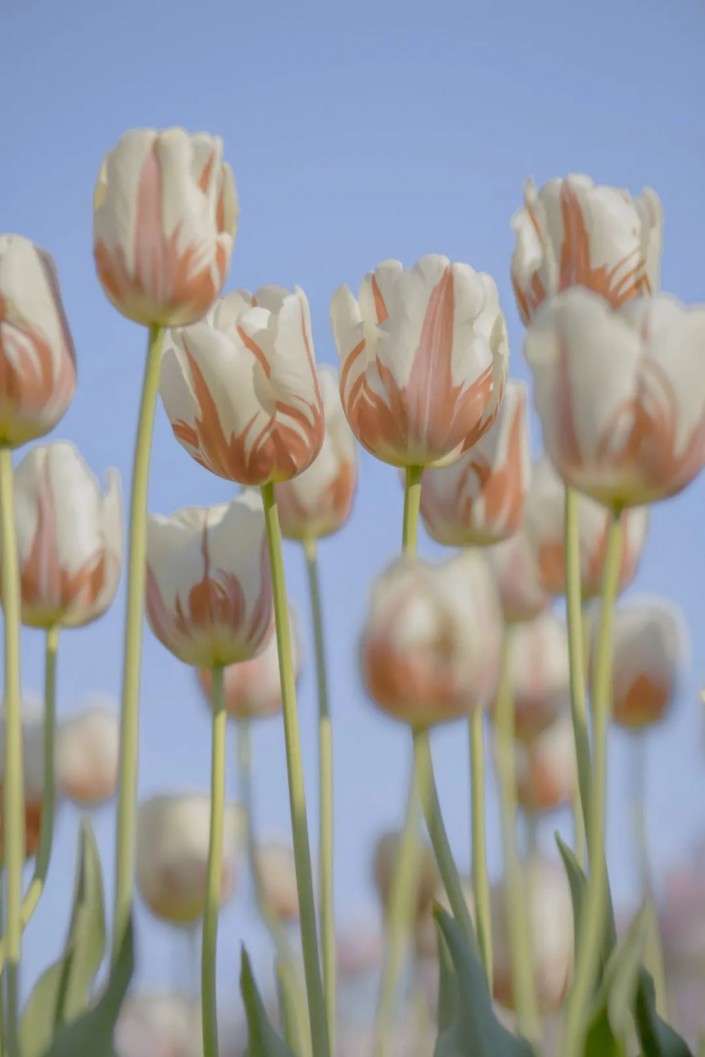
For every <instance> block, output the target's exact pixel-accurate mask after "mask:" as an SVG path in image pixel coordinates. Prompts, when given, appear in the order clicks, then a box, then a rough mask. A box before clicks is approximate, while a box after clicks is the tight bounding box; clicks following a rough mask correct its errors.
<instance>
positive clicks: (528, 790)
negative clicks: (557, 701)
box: [515, 695, 578, 812]
mask: <svg viewBox="0 0 705 1057" xmlns="http://www.w3.org/2000/svg"><path fill="white" fill-rule="evenodd" d="M564 705H565V707H564V708H563V709H562V711H561V712H560V713H559V714H558V716H557V717H556V719H555V720H554V721H553V723H551V725H550V727H547V728H546V729H545V730H544V731H542V733H540V734H539V735H538V736H537V737H536V738H534V739H533V741H529V742H523V743H522V742H518V743H517V745H516V756H515V760H516V782H517V799H518V800H519V803H520V804H521V806H522V807H523V808H525V809H526V810H527V811H533V812H544V811H555V810H556V809H557V808H560V807H565V806H566V805H567V804H570V803H571V800H572V796H573V791H574V790H575V786H576V782H577V780H578V764H577V760H576V757H575V735H574V734H573V720H572V718H571V715H570V711H569V709H568V696H567V695H566V697H565V699H564Z"/></svg>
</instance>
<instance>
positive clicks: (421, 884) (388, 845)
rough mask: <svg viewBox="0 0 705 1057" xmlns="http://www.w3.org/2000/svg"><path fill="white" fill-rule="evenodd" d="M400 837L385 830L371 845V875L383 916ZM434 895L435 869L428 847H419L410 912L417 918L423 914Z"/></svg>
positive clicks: (392, 878) (397, 854) (436, 874)
mask: <svg viewBox="0 0 705 1057" xmlns="http://www.w3.org/2000/svg"><path fill="white" fill-rule="evenodd" d="M401 841H402V834H401V833H400V832H398V831H397V830H389V831H388V832H387V833H383V834H382V835H381V837H379V838H378V840H377V843H376V844H375V850H374V859H373V863H372V875H373V878H374V883H375V887H376V889H377V894H378V896H379V901H380V903H381V904H382V909H383V910H384V912H385V914H386V913H388V911H389V902H390V898H391V894H392V884H393V882H394V874H395V872H396V866H397V858H398V856H399V850H400V848H401ZM437 891H438V868H437V866H436V859H435V857H434V854H433V852H432V851H431V848H430V847H429V846H428V844H426V843H424V844H423V845H422V847H421V863H420V868H419V871H418V877H417V886H416V894H415V900H414V908H415V913H416V915H417V917H420V916H421V915H422V914H423V913H424V912H425V911H427V910H428V909H429V907H430V905H431V903H432V901H433V898H434V896H435V895H436V893H437Z"/></svg>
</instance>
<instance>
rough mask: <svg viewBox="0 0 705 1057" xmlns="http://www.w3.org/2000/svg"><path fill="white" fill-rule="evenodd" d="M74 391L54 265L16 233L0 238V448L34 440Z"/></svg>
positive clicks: (72, 359)
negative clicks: (0, 446)
mask: <svg viewBox="0 0 705 1057" xmlns="http://www.w3.org/2000/svg"><path fill="white" fill-rule="evenodd" d="M75 391H76V353H75V352H74V347H73V341H72V340H71V334H70V332H69V327H68V323H67V322H66V316H65V314H64V306H63V304H62V303H61V294H60V292H59V280H58V277H57V274H56V268H55V266H54V261H53V260H52V258H51V257H50V256H49V254H48V253H47V252H46V250H43V249H40V247H39V246H35V244H34V243H33V242H30V240H29V239H25V238H23V237H22V236H21V235H0V445H10V446H11V447H13V448H14V447H17V446H18V445H20V444H26V443H27V441H28V440H36V439H37V437H43V436H44V434H45V433H48V432H49V430H51V429H53V428H54V426H55V425H56V424H57V422H58V421H59V420H60V419H62V418H63V417H64V415H65V414H66V409H67V408H68V406H69V404H70V403H71V400H72V399H73V394H74V392H75Z"/></svg>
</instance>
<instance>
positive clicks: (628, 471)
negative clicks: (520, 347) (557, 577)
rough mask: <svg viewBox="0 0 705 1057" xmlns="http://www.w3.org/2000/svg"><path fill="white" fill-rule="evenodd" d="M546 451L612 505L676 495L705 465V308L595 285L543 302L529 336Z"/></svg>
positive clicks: (572, 479) (584, 488) (570, 480)
mask: <svg viewBox="0 0 705 1057" xmlns="http://www.w3.org/2000/svg"><path fill="white" fill-rule="evenodd" d="M525 348H526V358H527V360H528V363H529V366H530V367H531V370H532V372H533V376H534V390H535V398H536V407H537V410H538V413H539V417H540V419H541V426H542V430H543V438H544V443H545V446H546V452H547V454H548V455H549V457H550V459H551V460H552V462H553V464H554V466H555V467H556V469H557V470H558V472H559V473H560V475H561V477H562V478H563V480H564V481H565V482H566V484H568V485H572V486H573V487H574V488H577V489H579V490H580V491H581V492H585V493H586V494H587V495H590V496H592V497H593V498H594V499H597V500H598V501H599V502H601V503H604V504H606V505H608V506H612V507H625V506H637V505H640V504H644V503H651V502H653V501H655V500H658V499H666V498H668V496H671V495H675V494H676V492H680V491H681V490H682V489H683V488H685V486H686V485H687V484H689V483H690V481H692V479H693V477H695V475H696V474H697V473H698V472H699V471H700V470H701V468H702V466H703V465H704V464H705V305H698V306H695V307H693V308H686V307H685V306H683V305H682V304H681V303H680V302H678V301H676V300H675V299H673V298H669V297H655V298H640V299H638V300H636V301H632V302H630V303H629V304H628V305H625V306H624V308H622V309H621V310H618V311H615V310H613V309H612V308H610V306H609V305H608V304H606V303H605V302H604V301H603V300H602V299H601V298H599V297H597V295H595V294H593V293H591V292H590V291H589V290H580V289H576V290H569V291H567V292H566V293H565V294H561V295H560V296H559V297H556V298H554V299H553V300H552V301H551V302H550V304H546V305H545V307H544V308H543V309H542V310H541V312H540V314H539V315H537V317H536V319H535V320H534V322H533V324H532V326H531V327H530V328H529V331H528V333H527V337H526V346H525Z"/></svg>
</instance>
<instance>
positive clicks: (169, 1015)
mask: <svg viewBox="0 0 705 1057" xmlns="http://www.w3.org/2000/svg"><path fill="white" fill-rule="evenodd" d="M115 1048H116V1051H117V1054H118V1057H198V1054H199V1053H202V1052H203V1043H202V1040H201V1017H200V1006H199V1007H198V1008H195V1007H194V1003H193V1002H190V1001H188V1000H185V999H183V998H179V997H178V996H177V995H174V994H167V993H164V994H160V993H158V992H156V993H150V992H146V993H141V994H129V995H128V996H127V998H126V999H125V1002H124V1004H123V1006H122V1009H121V1011H120V1016H119V1017H118V1020H117V1024H116V1027H115Z"/></svg>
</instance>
